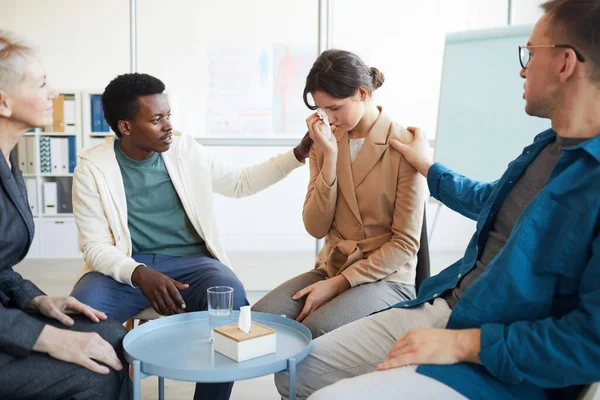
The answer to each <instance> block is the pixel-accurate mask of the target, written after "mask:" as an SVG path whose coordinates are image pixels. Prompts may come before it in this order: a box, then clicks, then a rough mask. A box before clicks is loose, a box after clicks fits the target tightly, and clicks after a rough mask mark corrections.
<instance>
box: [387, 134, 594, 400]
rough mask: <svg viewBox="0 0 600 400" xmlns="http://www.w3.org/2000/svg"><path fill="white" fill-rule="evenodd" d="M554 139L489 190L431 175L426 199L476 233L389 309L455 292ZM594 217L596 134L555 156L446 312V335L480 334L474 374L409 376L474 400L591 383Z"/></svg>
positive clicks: (429, 369)
mask: <svg viewBox="0 0 600 400" xmlns="http://www.w3.org/2000/svg"><path fill="white" fill-rule="evenodd" d="M555 139H556V133H555V132H554V131H553V130H551V129H550V130H547V131H545V132H542V133H541V134H539V135H538V136H537V137H536V138H535V140H534V142H533V143H532V144H531V145H529V146H528V147H526V148H525V149H524V150H523V153H522V154H521V155H520V156H519V157H518V158H517V159H516V160H514V161H513V162H511V163H510V164H509V166H508V169H507V170H506V172H505V173H504V175H503V176H502V177H501V178H500V179H499V180H498V181H496V182H492V183H483V182H476V181H472V180H470V179H468V178H466V177H464V176H461V175H459V174H456V173H454V172H452V171H450V170H448V169H447V168H446V167H444V166H443V165H441V164H437V163H436V164H434V165H433V166H432V167H431V169H430V170H429V174H428V177H427V180H428V184H429V189H430V191H431V194H432V195H433V196H434V197H435V198H437V199H439V200H440V201H442V202H443V203H444V204H445V205H446V206H448V207H450V208H451V209H453V210H454V211H457V212H459V213H460V214H462V215H464V216H466V217H468V218H471V219H473V220H476V221H477V229H476V232H475V234H474V235H473V237H472V239H471V241H470V242H469V245H468V247H467V250H466V252H465V254H464V257H463V258H462V259H461V260H459V261H458V262H456V263H455V264H453V265H451V266H450V267H448V268H446V269H445V270H443V271H442V272H441V273H440V274H438V275H436V276H434V277H431V278H429V279H427V280H426V281H424V282H423V284H422V286H421V288H420V290H419V293H418V296H417V298H416V299H415V300H411V301H407V302H403V303H399V304H397V305H395V306H394V307H412V306H415V305H417V304H421V303H423V302H426V301H430V300H432V299H433V298H435V297H438V296H440V295H441V294H442V293H444V292H446V291H447V290H450V289H453V288H454V287H456V286H457V283H458V281H459V279H460V278H461V277H462V276H464V275H465V274H467V273H468V272H469V271H471V269H473V268H474V267H475V261H476V260H477V258H478V257H479V255H480V253H481V251H482V250H483V247H484V245H485V243H486V240H487V238H488V234H489V232H490V229H491V227H492V224H493V221H494V217H495V215H496V213H497V211H498V209H499V208H500V206H501V205H502V203H503V202H504V199H505V198H506V196H507V194H508V192H509V191H510V190H511V188H512V187H513V186H514V184H515V183H516V182H517V181H518V180H519V178H520V177H521V175H522V174H523V172H524V171H525V169H526V168H527V166H528V165H529V164H530V163H531V161H532V160H533V159H534V158H535V157H536V156H537V155H538V153H539V152H540V151H541V150H542V149H544V147H546V146H547V145H548V144H549V143H551V142H552V141H553V140H555ZM599 212H600V135H597V136H595V137H594V138H591V139H589V140H587V141H584V142H582V143H580V144H579V145H577V146H574V147H570V148H567V149H565V150H563V152H562V154H561V157H560V159H559V161H558V163H557V165H556V166H555V168H554V170H553V171H552V174H551V175H550V178H549V180H548V182H547V184H546V186H545V187H544V188H543V189H542V191H541V192H540V193H539V194H538V195H537V196H536V197H535V198H534V199H533V200H532V201H531V203H530V204H529V205H528V206H527V207H526V208H525V209H524V210H523V213H522V214H521V216H520V217H519V219H518V220H517V222H516V224H515V226H514V227H513V230H512V232H511V235H510V237H509V238H508V240H507V242H506V244H505V246H504V247H503V248H502V250H501V251H500V252H499V253H498V254H497V255H496V257H495V258H494V259H493V260H492V261H491V262H490V263H489V264H488V265H487V267H486V269H485V271H484V272H483V273H482V274H481V275H480V277H479V278H478V279H477V280H476V281H475V282H474V283H473V284H472V285H471V286H470V287H469V288H468V289H467V290H466V291H465V292H464V294H463V296H462V297H461V298H460V299H459V301H458V303H457V304H456V306H455V307H454V309H453V310H452V314H451V315H450V320H449V321H448V325H447V328H449V329H465V328H481V352H480V353H479V358H480V359H481V362H482V363H483V366H481V365H475V364H468V363H461V364H457V365H450V366H437V365H422V366H419V368H418V372H420V373H422V374H424V375H427V376H430V377H432V378H434V379H437V380H438V381H441V382H443V383H445V384H446V385H448V386H450V387H452V388H454V389H455V390H457V391H458V392H460V393H462V394H463V395H465V396H467V397H468V398H475V399H477V398H479V399H484V398H485V399H495V398H497V399H506V398H523V399H546V398H548V396H549V395H552V394H553V392H552V391H548V390H546V389H550V388H561V387H567V386H573V385H580V384H587V383H591V382H596V381H600V235H599V232H598V231H599V229H600V219H599ZM544 388H546V389H544ZM577 392H578V388H577V389H576V390H571V391H570V396H568V397H572V398H574V397H575V396H576V394H577ZM554 394H556V392H554Z"/></svg>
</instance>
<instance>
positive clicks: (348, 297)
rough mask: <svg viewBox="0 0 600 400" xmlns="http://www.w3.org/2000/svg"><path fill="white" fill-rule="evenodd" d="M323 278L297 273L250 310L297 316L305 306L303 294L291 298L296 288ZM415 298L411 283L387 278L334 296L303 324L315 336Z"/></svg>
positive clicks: (313, 273) (318, 273)
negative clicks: (296, 297) (391, 280)
mask: <svg viewBox="0 0 600 400" xmlns="http://www.w3.org/2000/svg"><path fill="white" fill-rule="evenodd" d="M325 279H327V276H326V275H325V272H324V271H321V270H316V269H313V270H312V271H309V272H306V273H304V274H301V275H298V276H297V277H295V278H292V279H290V280H289V281H287V282H284V283H282V284H281V285H279V286H278V287H276V288H275V289H273V290H272V291H271V292H270V293H268V294H267V295H265V297H263V298H262V299H261V300H259V301H258V302H257V303H256V304H255V305H254V306H253V307H252V311H259V312H264V313H269V314H276V315H285V316H287V317H288V318H293V319H296V318H298V315H300V312H301V311H302V308H303V307H304V301H305V300H306V296H305V297H303V298H302V299H300V300H292V296H293V295H294V294H296V292H298V291H299V290H301V289H304V288H305V287H307V286H309V285H312V284H313V283H316V282H319V281H322V280H325ZM414 297H415V287H414V286H413V285H403V284H401V283H396V282H387V281H377V282H373V283H366V284H364V285H360V286H355V287H353V288H350V289H348V290H346V291H345V292H344V293H341V294H340V295H339V296H336V297H335V298H333V299H332V300H331V301H329V302H328V303H327V304H325V305H324V306H323V307H321V308H319V309H318V310H317V311H315V312H312V313H310V314H309V315H308V317H306V318H305V319H304V321H303V322H302V323H303V324H304V325H306V327H308V329H310V331H311V333H312V335H313V339H314V338H317V337H319V336H321V335H324V334H326V333H328V332H331V331H333V330H334V329H337V328H339V327H340V326H343V325H346V324H349V323H350V322H353V321H356V320H358V319H361V318H364V317H366V316H367V315H370V314H372V313H374V312H377V311H380V310H383V309H386V308H388V307H390V306H392V305H394V304H396V303H399V302H401V301H404V300H410V299H412V298H414Z"/></svg>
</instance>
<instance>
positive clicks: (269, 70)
mask: <svg viewBox="0 0 600 400" xmlns="http://www.w3.org/2000/svg"><path fill="white" fill-rule="evenodd" d="M316 52H317V50H316V48H315V46H314V45H289V44H288V45H285V44H274V45H271V46H265V47H262V48H255V49H211V50H209V52H208V57H207V60H208V93H207V95H208V111H207V113H208V115H207V124H208V133H209V135H210V136H221V137H265V136H267V137H273V136H302V135H303V134H304V132H305V131H306V124H305V120H306V118H307V117H308V116H309V115H310V110H308V109H307V108H306V106H305V105H304V102H303V100H302V91H303V89H304V81H305V79H306V74H307V73H308V71H309V69H310V67H311V65H312V63H313V61H314V59H315V58H316Z"/></svg>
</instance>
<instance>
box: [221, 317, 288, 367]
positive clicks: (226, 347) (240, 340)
mask: <svg viewBox="0 0 600 400" xmlns="http://www.w3.org/2000/svg"><path fill="white" fill-rule="evenodd" d="M214 348H215V351H218V352H219V353H221V354H223V355H224V356H227V357H229V358H231V359H232V360H235V361H237V362H242V361H246V360H250V359H252V358H256V357H261V356H264V355H267V354H271V353H275V348H276V340H275V330H274V329H271V328H269V327H267V326H264V325H261V324H257V323H256V322H252V326H251V328H250V333H246V332H244V331H242V330H240V329H239V328H238V325H237V324H233V325H227V326H221V327H219V328H215V334H214Z"/></svg>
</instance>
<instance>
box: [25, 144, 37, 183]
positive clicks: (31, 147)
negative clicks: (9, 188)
mask: <svg viewBox="0 0 600 400" xmlns="http://www.w3.org/2000/svg"><path fill="white" fill-rule="evenodd" d="M36 142H37V138H36V137H35V136H32V137H27V138H25V143H26V149H27V150H26V153H27V173H28V174H37V171H38V162H37V160H38V159H37V157H36V156H35V144H36Z"/></svg>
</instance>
